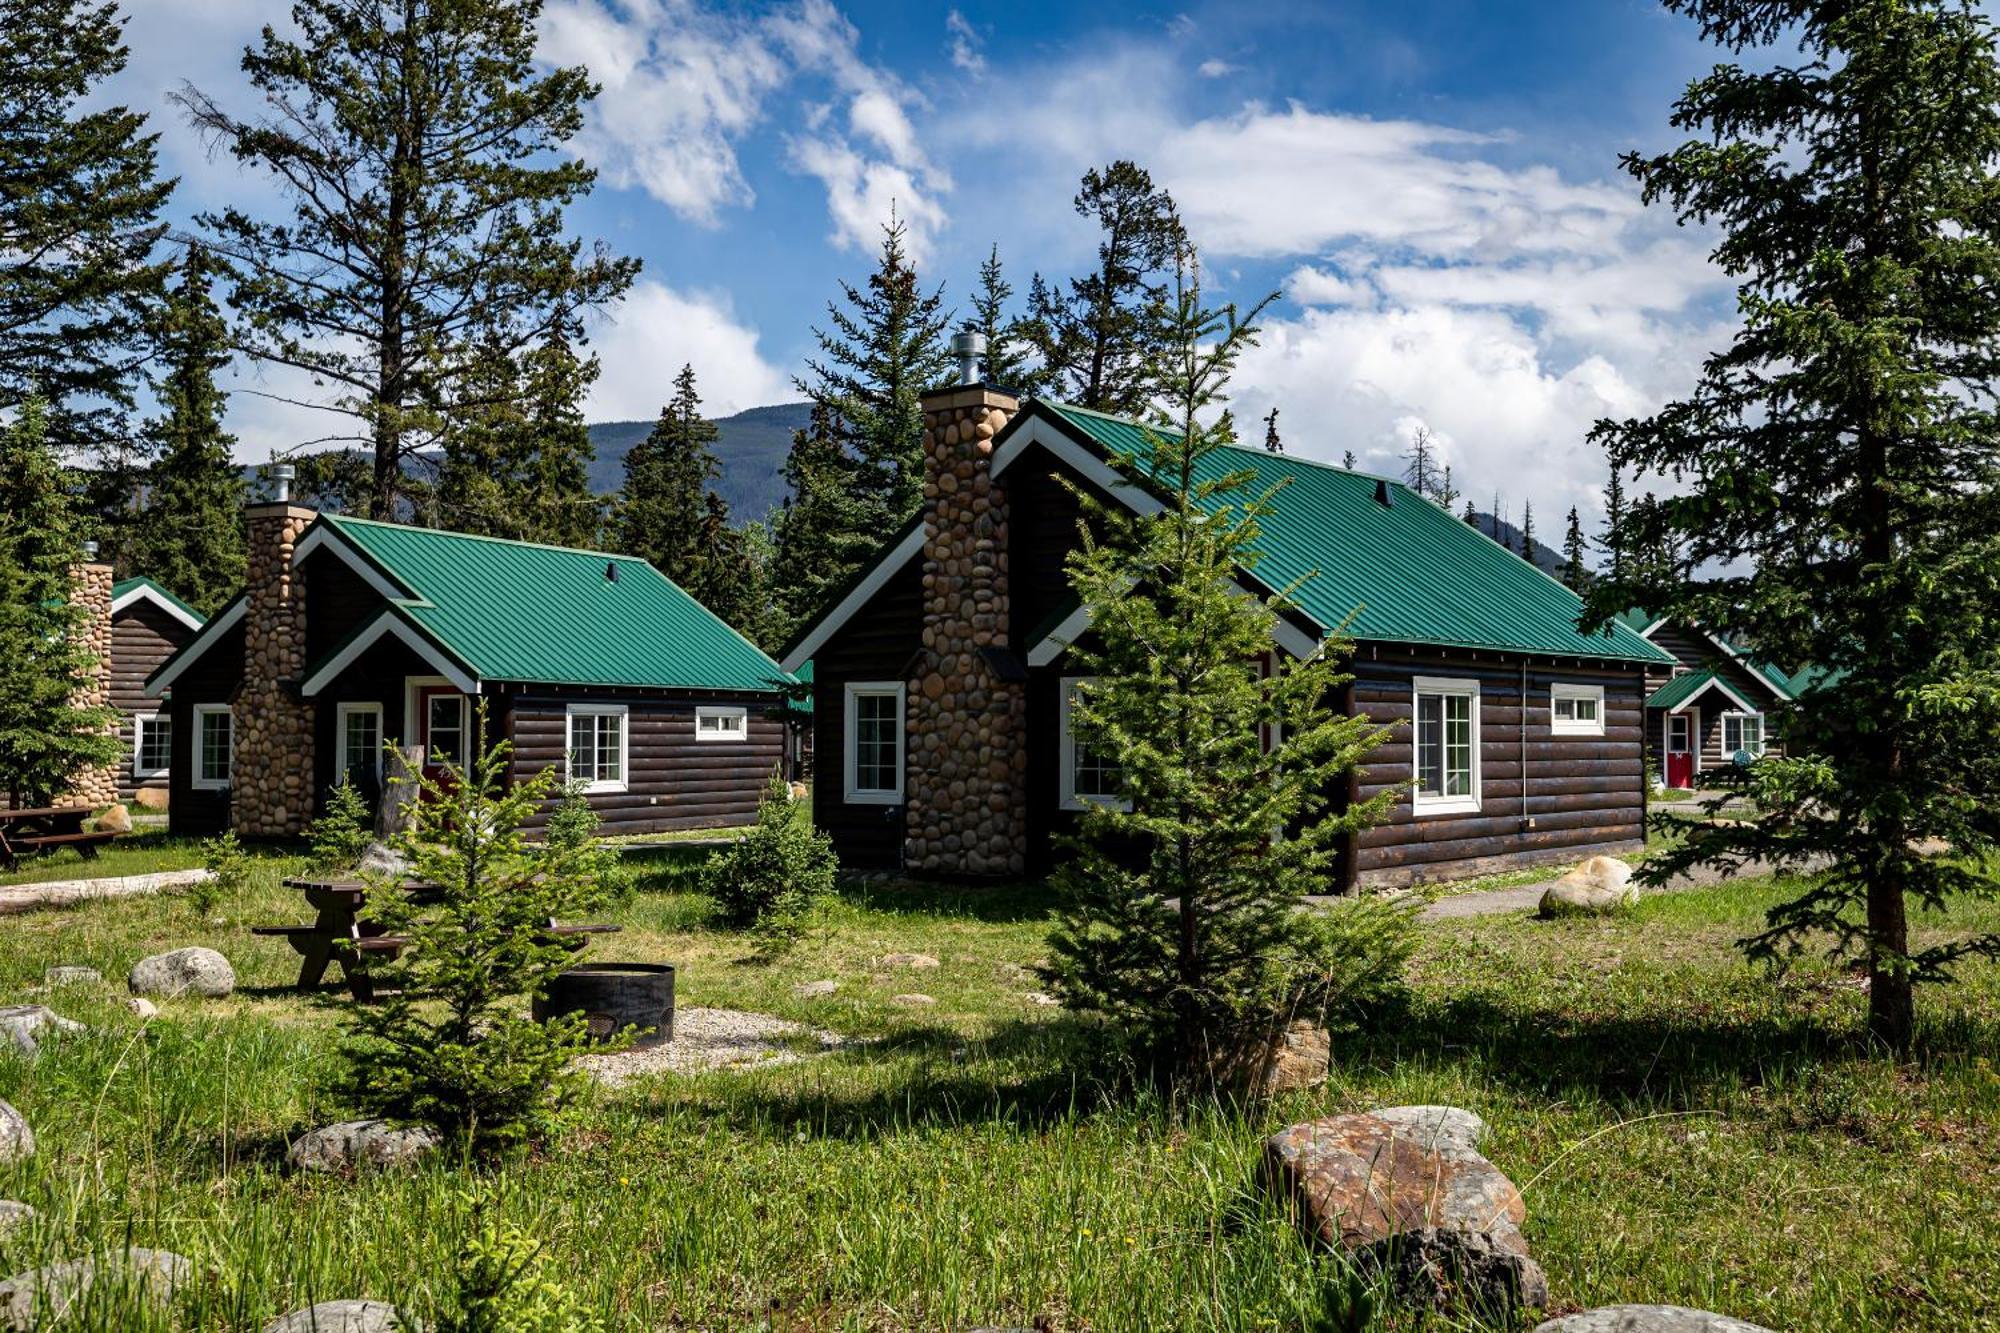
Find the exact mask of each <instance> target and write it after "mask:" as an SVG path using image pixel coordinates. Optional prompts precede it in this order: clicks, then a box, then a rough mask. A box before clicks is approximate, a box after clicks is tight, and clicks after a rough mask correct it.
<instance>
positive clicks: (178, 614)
mask: <svg viewBox="0 0 2000 1333" xmlns="http://www.w3.org/2000/svg"><path fill="white" fill-rule="evenodd" d="M134 602H151V603H152V604H153V605H154V606H157V607H159V608H160V609H161V610H162V611H164V612H166V613H167V614H168V615H170V616H172V617H173V618H174V619H175V620H178V621H180V622H181V624H183V625H186V626H187V627H188V628H189V629H200V628H201V627H202V623H203V622H202V618H201V617H200V616H198V615H196V614H194V612H192V611H189V610H187V609H186V608H185V607H180V606H176V605H174V603H172V602H170V601H168V600H167V599H166V598H164V597H162V596H160V594H159V593H157V592H155V591H154V590H153V589H151V588H148V587H147V586H146V585H145V584H143V583H142V584H140V585H139V586H138V587H136V588H134V589H132V591H130V592H128V593H126V594H125V595H124V596H123V597H118V598H114V599H113V600H112V603H111V614H112V615H114V616H115V615H117V614H118V613H119V612H120V611H123V610H124V609H125V608H126V607H128V606H130V605H132V603H134Z"/></svg>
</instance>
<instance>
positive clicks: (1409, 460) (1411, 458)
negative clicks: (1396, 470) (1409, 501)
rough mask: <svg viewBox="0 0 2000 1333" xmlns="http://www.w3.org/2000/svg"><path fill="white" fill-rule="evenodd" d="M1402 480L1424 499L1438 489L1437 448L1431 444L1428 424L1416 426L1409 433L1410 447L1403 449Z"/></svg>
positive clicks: (1429, 497) (1431, 495)
mask: <svg viewBox="0 0 2000 1333" xmlns="http://www.w3.org/2000/svg"><path fill="white" fill-rule="evenodd" d="M1403 459H1404V463H1403V480H1404V481H1406V482H1408V483H1409V486H1410V489H1411V490H1413V491H1415V492H1416V493H1417V494H1418V495H1421V496H1423V497H1424V498H1425V499H1426V500H1428V499H1431V498H1432V497H1434V496H1435V495H1436V494H1437V491H1438V458H1437V450H1436V449H1435V448H1434V447H1433V446H1432V444H1431V430H1430V427H1429V426H1418V427H1417V428H1416V430H1415V431H1414V432H1413V433H1412V434H1411V435H1410V447H1409V448H1408V449H1406V450H1404V451H1403Z"/></svg>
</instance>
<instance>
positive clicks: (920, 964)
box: [882, 953, 938, 971]
mask: <svg viewBox="0 0 2000 1333" xmlns="http://www.w3.org/2000/svg"><path fill="white" fill-rule="evenodd" d="M882 965H883V966H884V967H913V968H916V969H917V970H918V971H927V970H929V969H930V968H933V967H936V966H937V965H938V960H937V959H935V958H933V957H931V956H930V955H929V954H927V953H892V954H887V955H885V956H884V957H883V959H882Z"/></svg>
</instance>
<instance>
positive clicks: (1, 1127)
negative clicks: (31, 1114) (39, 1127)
mask: <svg viewBox="0 0 2000 1333" xmlns="http://www.w3.org/2000/svg"><path fill="white" fill-rule="evenodd" d="M34 1155H35V1131H34V1130H32V1129H29V1128H28V1118H27V1117H26V1116H24V1115H22V1114H21V1113H20V1112H19V1111H16V1110H15V1109H14V1108H13V1107H12V1106H9V1105H8V1104H7V1103H6V1102H0V1166H5V1165H7V1164H8V1163H9V1162H25V1161H27V1160H28V1159H29V1158H30V1157H33V1156H34Z"/></svg>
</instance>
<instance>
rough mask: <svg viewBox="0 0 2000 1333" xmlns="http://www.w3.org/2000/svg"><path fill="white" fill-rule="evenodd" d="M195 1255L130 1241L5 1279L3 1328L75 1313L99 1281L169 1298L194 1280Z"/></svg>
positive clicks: (28, 1326)
mask: <svg viewBox="0 0 2000 1333" xmlns="http://www.w3.org/2000/svg"><path fill="white" fill-rule="evenodd" d="M194 1275H195V1268H194V1263H193V1261H191V1260H189V1259H186V1258H183V1257H182V1256H180V1255H178V1254H174V1253H172V1252H170V1251H168V1250H147V1249H141V1248H139V1247H138V1246H128V1247H126V1248H125V1249H123V1250H113V1251H111V1252H109V1253H108V1254H104V1255H101V1256H99V1257H97V1258H94V1259H71V1260H69V1261H68V1262H66V1263H60V1264H50V1265H49V1266H48V1267H47V1268H37V1269H35V1270H34V1271H33V1272H31V1273H23V1274H21V1275H20V1276H19V1277H13V1278H9V1279H8V1280H7V1281H5V1282H0V1329H5V1330H9V1333H14V1331H15V1330H18V1331H19V1333H29V1331H30V1330H33V1329H37V1328H42V1327H46V1326H47V1325H48V1324H51V1323H53V1322H55V1321H56V1320H58V1319H61V1318H62V1317H63V1316H64V1315H66V1314H68V1313H69V1309H70V1307H71V1306H72V1305H75V1304H76V1303H77V1302H78V1301H80V1300H82V1299H83V1298H84V1297H85V1295H86V1294H87V1293H89V1292H90V1291H91V1289H92V1288H94V1287H96V1286H97V1285H98V1284H99V1283H103V1284H105V1285H106V1286H107V1287H108V1288H109V1289H110V1290H113V1291H118V1292H130V1293H132V1294H134V1295H138V1296H140V1297H142V1298H144V1299H145V1300H147V1301H151V1302H156V1303H159V1304H165V1303H166V1302H167V1301H169V1300H171V1299H172V1298H173V1294H174V1292H175V1291H177V1290H179V1288H180V1287H181V1286H182V1285H183V1284H185V1283H187V1282H189V1281H191V1280H193V1278H194Z"/></svg>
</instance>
